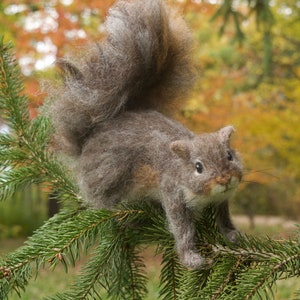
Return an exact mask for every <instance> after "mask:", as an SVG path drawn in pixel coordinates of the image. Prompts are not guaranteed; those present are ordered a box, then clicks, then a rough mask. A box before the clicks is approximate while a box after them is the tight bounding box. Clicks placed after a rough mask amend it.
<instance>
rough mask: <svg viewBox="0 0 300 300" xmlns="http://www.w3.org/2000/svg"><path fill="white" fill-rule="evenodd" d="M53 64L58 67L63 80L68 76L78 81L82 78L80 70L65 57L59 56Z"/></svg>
mask: <svg viewBox="0 0 300 300" xmlns="http://www.w3.org/2000/svg"><path fill="white" fill-rule="evenodd" d="M55 64H56V66H58V67H59V69H60V71H61V74H62V76H63V79H64V80H66V78H68V77H71V78H72V79H74V80H78V81H80V80H83V74H82V73H81V72H80V70H79V69H78V68H77V67H75V66H74V65H73V64H72V63H70V62H69V61H67V60H66V59H63V58H61V59H59V60H57V61H56V63H55Z"/></svg>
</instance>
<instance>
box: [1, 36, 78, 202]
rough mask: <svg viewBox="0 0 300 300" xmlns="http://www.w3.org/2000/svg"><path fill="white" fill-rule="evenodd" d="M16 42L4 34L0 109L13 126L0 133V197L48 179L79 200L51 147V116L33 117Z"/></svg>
mask: <svg viewBox="0 0 300 300" xmlns="http://www.w3.org/2000/svg"><path fill="white" fill-rule="evenodd" d="M11 49H12V46H11V45H10V44H4V43H3V37H0V111H1V114H2V115H1V116H2V118H3V119H4V120H5V121H6V123H7V125H8V126H9V128H10V131H9V133H8V134H2V135H0V164H1V166H2V168H4V169H5V171H4V172H1V174H0V200H4V199H7V198H9V197H10V196H11V195H12V194H13V193H14V192H15V191H16V189H17V188H19V187H23V186H26V185H29V184H32V183H40V182H47V183H48V184H49V183H51V187H53V188H54V189H56V190H58V191H61V193H62V194H68V195H69V196H70V197H71V198H72V199H73V200H74V201H78V200H79V199H80V197H79V196H78V191H77V187H76V185H74V183H73V182H72V181H71V180H70V178H69V177H68V176H66V174H67V172H66V170H65V168H64V167H63V166H62V165H61V164H60V163H59V162H58V161H56V159H55V157H54V156H53V155H52V154H51V153H50V152H49V151H48V146H49V142H50V137H51V131H52V129H51V126H50V120H49V119H47V118H45V117H39V118H37V119H35V120H30V118H29V112H28V103H29V100H28V98H27V97H26V96H25V95H24V94H23V83H22V81H21V79H20V78H21V74H20V69H19V67H18V65H17V62H16V61H15V59H14V57H13V55H12V54H11Z"/></svg>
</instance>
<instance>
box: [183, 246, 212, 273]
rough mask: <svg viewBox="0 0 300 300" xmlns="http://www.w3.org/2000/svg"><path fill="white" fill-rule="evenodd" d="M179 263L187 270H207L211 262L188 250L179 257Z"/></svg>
mask: <svg viewBox="0 0 300 300" xmlns="http://www.w3.org/2000/svg"><path fill="white" fill-rule="evenodd" d="M181 262H182V263H183V264H184V265H185V266H186V267H187V268H189V269H208V268H209V267H210V266H211V265H212V261H211V260H210V259H207V258H205V257H203V256H201V255H200V254H198V253H196V252H194V251H192V250H190V251H187V252H185V253H184V254H183V255H182V257H181Z"/></svg>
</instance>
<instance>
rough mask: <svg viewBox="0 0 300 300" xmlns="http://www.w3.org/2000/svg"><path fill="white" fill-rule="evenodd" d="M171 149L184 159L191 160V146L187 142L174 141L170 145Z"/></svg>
mask: <svg viewBox="0 0 300 300" xmlns="http://www.w3.org/2000/svg"><path fill="white" fill-rule="evenodd" d="M170 149H171V151H172V152H173V153H175V154H176V155H177V156H179V157H180V158H182V159H185V160H188V159H189V158H190V149H189V144H188V142H186V141H181V140H178V141H174V142H172V143H171V144H170Z"/></svg>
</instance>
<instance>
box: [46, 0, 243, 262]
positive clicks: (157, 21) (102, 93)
mask: <svg viewBox="0 0 300 300" xmlns="http://www.w3.org/2000/svg"><path fill="white" fill-rule="evenodd" d="M105 28H106V37H105V38H104V39H103V40H102V41H101V42H98V43H96V44H94V45H93V46H89V47H88V48H87V50H86V52H85V53H84V57H82V58H80V59H79V60H78V61H76V60H75V59H69V60H67V59H61V60H59V61H58V63H57V64H58V66H59V67H60V69H61V73H62V77H63V84H61V85H60V86H59V87H56V88H55V90H54V91H53V96H52V98H54V99H55V101H54V102H53V103H52V104H51V107H50V115H51V117H52V119H53V124H54V127H55V130H56V141H57V145H59V147H60V150H62V151H63V152H65V153H67V154H69V155H70V156H72V157H73V158H74V160H75V162H76V167H75V174H76V177H77V180H78V185H79V187H80V191H81V194H82V197H83V199H85V200H86V201H87V203H88V204H89V205H90V206H91V207H93V208H96V209H100V208H108V209H113V208H114V207H115V206H116V205H117V204H118V203H119V202H120V201H122V200H124V199H126V200H135V201H136V200H140V199H149V198H151V199H153V200H157V201H159V202H160V203H161V204H162V206H163V208H164V210H165V213H166V217H167V220H168V224H169V229H170V231H171V233H172V234H173V235H174V238H175V241H176V247H177V252H178V255H179V258H180V260H181V262H182V263H183V264H184V265H185V266H187V267H189V268H202V267H205V266H207V264H208V261H207V260H206V259H205V258H204V257H203V256H201V255H200V254H199V253H198V251H197V249H196V247H195V242H194V236H195V227H194V224H193V221H192V215H193V213H194V212H201V210H202V209H203V207H205V206H206V205H207V204H211V203H213V204H214V205H215V207H216V211H217V219H216V220H217V223H218V226H219V228H220V231H221V232H222V233H224V234H225V235H226V236H227V237H228V238H229V239H230V240H232V241H234V240H235V239H236V238H237V234H238V231H237V230H236V229H235V227H234V225H233V224H232V222H231V220H230V216H229V209H228V200H229V199H230V197H231V196H232V194H233V193H234V191H235V189H236V187H237V186H238V184H239V182H240V180H241V178H242V164H241V161H240V159H239V156H238V154H237V153H236V152H235V151H234V150H233V149H231V148H230V136H231V134H232V132H233V131H234V129H233V127H232V126H226V127H224V128H222V129H220V130H219V131H217V132H213V133H204V134H201V135H196V134H194V133H193V132H191V131H189V130H188V129H187V128H185V127H183V126H182V125H181V124H179V123H178V122H176V121H175V120H173V119H171V118H169V116H168V113H169V112H170V111H172V107H173V106H174V104H176V103H177V102H178V101H179V102H180V101H181V100H182V99H184V98H185V97H186V94H187V92H188V91H189V90H190V89H191V86H192V84H193V79H194V66H193V63H192V59H191V48H192V46H191V45H192V42H191V40H192V39H191V34H190V31H189V29H188V28H187V26H186V24H185V22H184V21H183V19H182V18H181V16H180V15H179V14H178V13H177V12H176V11H175V10H174V9H171V8H170V7H168V6H167V5H166V4H165V3H164V1H162V0H132V1H122V0H120V1H117V2H116V4H115V5H114V6H113V7H112V8H111V9H110V11H109V14H108V16H107V18H106V21H105Z"/></svg>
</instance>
